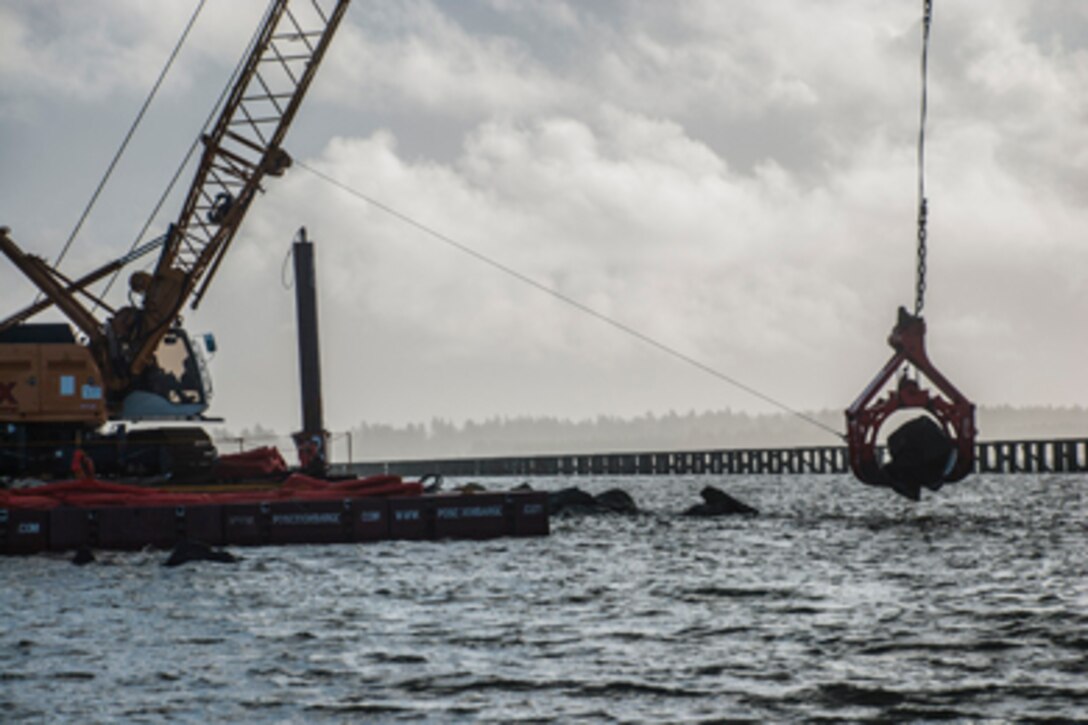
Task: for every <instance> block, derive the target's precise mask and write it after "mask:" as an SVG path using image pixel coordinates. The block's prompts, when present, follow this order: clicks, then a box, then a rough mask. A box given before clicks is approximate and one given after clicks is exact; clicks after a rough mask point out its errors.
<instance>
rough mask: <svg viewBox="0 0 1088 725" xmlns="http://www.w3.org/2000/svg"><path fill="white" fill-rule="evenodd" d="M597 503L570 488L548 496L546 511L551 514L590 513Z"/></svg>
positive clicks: (580, 490)
mask: <svg viewBox="0 0 1088 725" xmlns="http://www.w3.org/2000/svg"><path fill="white" fill-rule="evenodd" d="M596 507H597V501H596V500H595V499H594V498H593V497H592V496H590V495H589V494H588V493H586V492H585V491H583V490H582V489H580V488H577V487H574V486H572V487H571V488H564V489H561V490H559V491H552V492H551V493H549V494H548V509H549V511H551V513H552V514H560V513H592V511H593V510H594V509H595V508H596Z"/></svg>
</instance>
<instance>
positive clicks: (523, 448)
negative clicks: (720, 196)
mask: <svg viewBox="0 0 1088 725" xmlns="http://www.w3.org/2000/svg"><path fill="white" fill-rule="evenodd" d="M808 415H809V417H811V418H813V419H815V420H817V421H819V422H820V423H823V424H824V425H826V426H828V427H830V428H832V429H834V430H839V431H841V430H844V429H845V424H844V419H843V414H842V411H839V410H834V411H832V410H825V411H820V412H818V413H811V414H808ZM904 419H905V418H904ZM977 422H978V427H979V438H980V440H1001V439H1045V438H1062V437H1088V408H1082V407H1030V408H1013V407H1010V406H997V407H985V408H980V409H979V411H978V416H977ZM897 424H898V423H896V421H895V419H893V420H891V421H889V424H888V425H886V426H885V431H884V432H885V433H887V432H890V430H894V426H895V425H897ZM214 434H215V437H216V438H217V439H219V440H221V441H224V442H226V441H230V440H238V439H242V440H243V441H244V442H245V447H246V448H251V447H255V446H258V445H278V446H280V447H281V448H284V447H288V448H289V447H290V445H291V444H290V442H289V440H288V439H287V437H286V436H283V435H279V434H277V433H275V432H273V431H270V430H267V429H264V428H261V427H260V426H258V427H257V428H255V429H252V430H251V429H246V430H243V431H242V432H241V433H240V434H237V435H235V434H231V433H229V432H227V431H225V430H219V431H215V432H214ZM334 434H335V436H336V440H335V441H334V457H335V458H336V459H340V458H344V457H345V456H346V453H347V451H346V447H345V446H346V443H345V438H346V436H344V431H334ZM351 441H352V458H353V459H354V460H356V461H359V460H390V459H398V458H459V457H488V456H502V455H515V454H524V455H532V454H558V453H605V452H624V451H655V450H661V451H671V450H700V449H717V448H763V447H788V446H803V445H838V444H839V443H840V441H839V440H838V439H837V438H835V437H834V436H832V435H831V434H830V433H829V432H827V431H825V430H822V429H820V428H819V427H817V426H815V425H813V424H812V423H811V422H808V421H805V420H803V419H801V418H799V417H797V416H794V415H788V414H785V413H782V414H760V415H753V414H749V413H743V412H735V411H730V410H724V411H715V412H703V413H696V412H694V411H692V412H688V413H685V414H680V413H673V412H670V413H667V414H664V415H655V414H653V413H646V414H645V415H641V416H636V417H634V418H619V417H612V416H598V417H596V418H592V419H585V420H569V419H563V418H555V417H531V416H518V417H495V418H489V419H487V420H484V421H481V422H476V421H467V422H465V423H463V424H460V425H458V424H455V423H453V422H450V421H448V420H443V419H441V418H435V419H434V420H432V421H431V422H430V423H412V424H408V425H404V426H395V425H388V424H383V423H366V422H364V423H360V424H359V425H358V426H356V427H354V428H353V429H352V430H351ZM220 448H221V449H224V450H230V447H229V445H226V446H225V445H224V444H223V443H221V444H220Z"/></svg>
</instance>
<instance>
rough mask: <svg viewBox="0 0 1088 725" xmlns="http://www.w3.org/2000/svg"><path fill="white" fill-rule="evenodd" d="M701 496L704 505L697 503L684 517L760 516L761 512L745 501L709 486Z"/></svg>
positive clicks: (700, 493) (701, 492)
mask: <svg viewBox="0 0 1088 725" xmlns="http://www.w3.org/2000/svg"><path fill="white" fill-rule="evenodd" d="M699 495H701V496H702V497H703V503H697V504H695V505H694V506H692V507H691V508H689V509H688V510H687V511H685V512H684V516H734V515H736V514H758V513H759V511H757V510H756V509H754V508H752V507H751V506H749V505H748V504H746V503H744V502H743V501H738V500H737V499H735V498H733V497H732V496H730V495H729V494H727V493H726V492H725V491H722V490H720V489H717V488H714V487H713V486H707V487H706V488H704V489H703V490H702V491H700V492H699Z"/></svg>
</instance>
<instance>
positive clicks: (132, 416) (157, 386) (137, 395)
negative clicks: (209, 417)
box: [119, 326, 212, 422]
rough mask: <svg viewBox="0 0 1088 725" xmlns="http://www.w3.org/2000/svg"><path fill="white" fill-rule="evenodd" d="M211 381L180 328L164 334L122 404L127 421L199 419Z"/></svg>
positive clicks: (196, 352) (197, 350) (208, 393)
mask: <svg viewBox="0 0 1088 725" xmlns="http://www.w3.org/2000/svg"><path fill="white" fill-rule="evenodd" d="M211 392H212V391H211V379H210V377H209V376H208V368H207V363H206V361H205V358H204V356H203V354H202V353H201V351H200V348H199V347H197V346H196V345H194V344H193V342H192V340H191V339H190V338H189V335H188V334H187V333H186V332H185V330H184V329H183V328H181V327H178V326H175V327H173V328H171V330H170V332H169V333H167V334H166V335H165V336H164V337H163V338H162V341H161V342H160V343H159V346H158V347H157V348H156V349H155V354H154V356H153V358H152V361H151V364H149V365H148V366H147V367H146V368H145V369H144V371H143V372H142V373H141V374H140V377H139V379H138V380H137V381H136V383H135V385H134V386H133V388H132V390H131V391H129V392H128V394H127V395H125V397H124V399H123V400H122V401H121V410H120V416H119V417H120V418H121V419H122V420H128V421H134V422H136V421H144V420H155V421H167V420H202V419H203V415H204V411H206V410H207V409H208V405H209V403H210V401H211Z"/></svg>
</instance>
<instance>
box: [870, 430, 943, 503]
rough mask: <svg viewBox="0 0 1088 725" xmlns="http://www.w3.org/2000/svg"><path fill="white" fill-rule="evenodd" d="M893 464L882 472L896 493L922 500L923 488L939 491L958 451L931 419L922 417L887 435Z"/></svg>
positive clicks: (889, 464) (887, 465)
mask: <svg viewBox="0 0 1088 725" xmlns="http://www.w3.org/2000/svg"><path fill="white" fill-rule="evenodd" d="M888 453H889V454H890V455H891V459H892V460H891V462H889V463H887V464H885V466H884V468H883V471H884V473H885V474H886V475H887V476H888V478H889V479H890V480H891V486H892V488H893V489H895V491H896V492H897V493H899V494H901V495H903V496H906V497H907V498H909V499H911V500H912V501H917V500H918V499H919V498H921V488H922V486H925V487H926V488H928V489H930V490H932V491H936V490H937V489H939V488H940V487H941V486H942V485H944V477H945V476H946V475H947V473H948V471H949V470H950V469H951V467H952V465H954V464H955V462H956V458H955V455H956V448H955V446H953V445H952V441H951V440H950V439H949V437H948V435H947V434H946V433H945V432H944V429H942V428H941V426H939V425H938V424H937V423H936V422H935V421H934V420H933V419H932V418H928V417H926V416H919V417H917V418H915V419H913V420H910V421H908V422H906V423H904V424H903V425H901V426H900V427H899V428H897V429H896V430H895V432H893V433H892V434H891V435H890V436H888Z"/></svg>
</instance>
